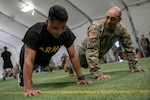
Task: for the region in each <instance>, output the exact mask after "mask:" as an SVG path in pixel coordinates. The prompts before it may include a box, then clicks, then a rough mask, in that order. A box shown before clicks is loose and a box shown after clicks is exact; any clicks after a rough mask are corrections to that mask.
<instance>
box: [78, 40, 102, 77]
mask: <svg viewBox="0 0 150 100" xmlns="http://www.w3.org/2000/svg"><path fill="white" fill-rule="evenodd" d="M86 51H87V39H85V40H84V41H83V42H82V43H81V44H80V45H79V46H78V57H79V61H80V65H81V67H82V68H89V69H90V73H91V75H92V76H93V77H94V78H96V77H98V76H100V75H102V72H101V69H100V63H99V64H97V65H98V66H89V64H88V61H87V57H86V55H87V53H86Z"/></svg>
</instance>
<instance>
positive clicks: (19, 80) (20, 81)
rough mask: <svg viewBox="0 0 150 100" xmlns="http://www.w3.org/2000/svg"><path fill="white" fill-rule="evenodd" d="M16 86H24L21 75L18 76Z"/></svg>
mask: <svg viewBox="0 0 150 100" xmlns="http://www.w3.org/2000/svg"><path fill="white" fill-rule="evenodd" d="M18 86H24V81H23V75H22V74H18Z"/></svg>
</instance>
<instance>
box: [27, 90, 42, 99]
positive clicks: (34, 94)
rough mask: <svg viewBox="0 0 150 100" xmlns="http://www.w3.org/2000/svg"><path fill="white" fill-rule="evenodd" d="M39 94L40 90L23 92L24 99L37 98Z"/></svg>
mask: <svg viewBox="0 0 150 100" xmlns="http://www.w3.org/2000/svg"><path fill="white" fill-rule="evenodd" d="M40 93H41V91H40V90H27V91H26V92H24V96H25V97H28V96H37V95H38V94H40Z"/></svg>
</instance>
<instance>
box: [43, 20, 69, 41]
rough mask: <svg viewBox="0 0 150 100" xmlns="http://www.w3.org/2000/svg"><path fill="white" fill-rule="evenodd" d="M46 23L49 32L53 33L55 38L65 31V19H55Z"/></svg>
mask: <svg viewBox="0 0 150 100" xmlns="http://www.w3.org/2000/svg"><path fill="white" fill-rule="evenodd" d="M46 24H47V30H48V32H49V33H50V34H52V35H53V37H55V38H59V37H60V35H61V34H62V33H63V32H64V31H65V28H66V24H67V22H66V21H63V22H60V21H57V20H54V21H48V19H47V21H46Z"/></svg>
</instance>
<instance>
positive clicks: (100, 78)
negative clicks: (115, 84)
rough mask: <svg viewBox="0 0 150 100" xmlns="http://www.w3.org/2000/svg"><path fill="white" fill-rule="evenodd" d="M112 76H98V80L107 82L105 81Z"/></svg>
mask: <svg viewBox="0 0 150 100" xmlns="http://www.w3.org/2000/svg"><path fill="white" fill-rule="evenodd" d="M110 78H111V77H110V75H101V76H98V77H97V78H96V79H97V80H105V79H110Z"/></svg>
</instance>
